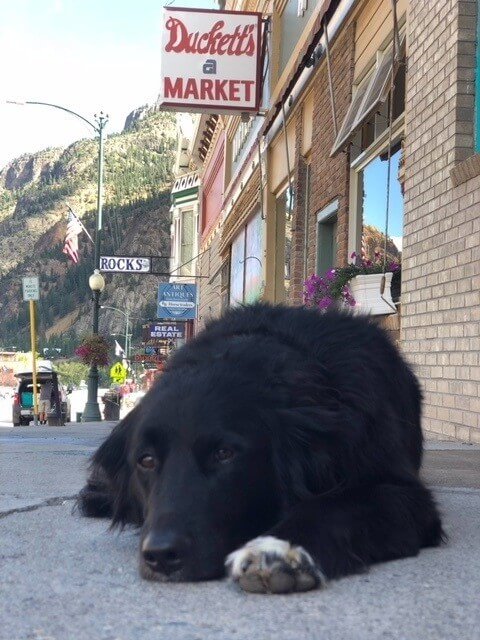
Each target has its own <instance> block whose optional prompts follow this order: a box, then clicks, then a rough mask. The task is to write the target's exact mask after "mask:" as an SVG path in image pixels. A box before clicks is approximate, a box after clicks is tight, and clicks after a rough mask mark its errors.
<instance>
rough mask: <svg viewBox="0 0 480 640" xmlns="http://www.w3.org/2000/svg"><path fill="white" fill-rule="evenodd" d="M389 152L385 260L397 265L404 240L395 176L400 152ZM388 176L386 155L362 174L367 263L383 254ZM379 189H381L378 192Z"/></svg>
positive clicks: (381, 156) (376, 160) (366, 168)
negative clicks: (388, 197)
mask: <svg viewBox="0 0 480 640" xmlns="http://www.w3.org/2000/svg"><path fill="white" fill-rule="evenodd" d="M397 146H398V145H397ZM392 151H394V153H393V155H392V158H391V167H390V206H389V220H388V236H389V237H388V241H387V259H388V260H395V261H396V262H400V260H401V255H402V237H403V198H402V192H401V188H400V183H399V181H398V172H399V162H400V153H401V152H400V149H399V148H397V150H396V151H395V150H392ZM387 176H388V159H387V154H386V153H385V154H382V155H380V156H377V157H376V158H375V159H374V160H372V161H371V162H370V163H369V164H368V165H367V166H366V167H365V168H364V169H362V172H361V179H362V183H363V202H362V252H363V254H364V256H365V258H367V259H369V260H373V258H374V256H375V253H376V252H378V253H381V254H383V251H384V246H385V213H386V185H387ZM379 185H381V186H382V187H383V188H380V189H379Z"/></svg>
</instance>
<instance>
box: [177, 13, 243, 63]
mask: <svg viewBox="0 0 480 640" xmlns="http://www.w3.org/2000/svg"><path fill="white" fill-rule="evenodd" d="M165 27H166V28H167V30H168V32H169V36H170V40H169V41H168V43H167V45H166V47H165V51H174V52H175V53H201V54H202V55H208V56H214V55H220V56H223V55H229V56H253V55H255V39H254V37H253V33H254V30H255V25H254V24H249V25H245V26H244V27H241V26H239V25H237V26H236V27H235V28H234V30H233V33H224V32H223V29H224V27H225V21H224V20H218V21H217V22H216V23H215V24H214V25H213V27H212V28H211V30H210V31H207V32H206V33H200V32H199V31H194V32H191V31H189V30H188V28H187V27H186V26H185V24H184V23H183V22H182V21H181V20H180V19H179V18H169V19H168V20H167V22H166V25H165Z"/></svg>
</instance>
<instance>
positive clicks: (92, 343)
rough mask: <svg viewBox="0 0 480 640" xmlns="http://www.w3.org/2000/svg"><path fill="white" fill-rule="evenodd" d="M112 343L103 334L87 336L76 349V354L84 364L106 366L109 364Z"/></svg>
mask: <svg viewBox="0 0 480 640" xmlns="http://www.w3.org/2000/svg"><path fill="white" fill-rule="evenodd" d="M109 349H110V345H109V344H108V342H107V340H106V339H105V338H104V337H103V336H99V335H94V334H92V335H90V336H86V337H85V338H84V339H83V341H82V344H81V345H80V346H79V347H77V348H76V349H75V355H76V356H78V357H79V358H80V360H81V361H82V362H83V364H86V365H88V366H90V367H91V366H97V367H104V366H105V365H107V364H108V352H109Z"/></svg>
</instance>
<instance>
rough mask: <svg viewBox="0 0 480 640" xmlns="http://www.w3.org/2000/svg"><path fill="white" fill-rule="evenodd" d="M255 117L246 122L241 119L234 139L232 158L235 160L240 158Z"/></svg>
mask: <svg viewBox="0 0 480 640" xmlns="http://www.w3.org/2000/svg"><path fill="white" fill-rule="evenodd" d="M252 124H253V118H249V119H248V120H247V121H246V122H244V121H243V120H242V121H240V124H239V125H238V127H237V130H236V131H235V133H234V136H233V139H232V158H233V162H236V161H237V160H238V156H239V155H240V152H241V151H242V149H243V145H244V144H245V141H246V139H247V136H248V134H249V133H250V129H251V128H252Z"/></svg>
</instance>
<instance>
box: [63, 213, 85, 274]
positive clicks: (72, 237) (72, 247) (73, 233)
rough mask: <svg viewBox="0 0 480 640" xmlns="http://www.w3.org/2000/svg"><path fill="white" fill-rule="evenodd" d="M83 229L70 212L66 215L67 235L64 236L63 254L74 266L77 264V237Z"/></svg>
mask: <svg viewBox="0 0 480 640" xmlns="http://www.w3.org/2000/svg"><path fill="white" fill-rule="evenodd" d="M83 229H84V227H83V224H82V223H81V222H80V220H79V219H78V218H77V216H76V215H75V214H74V213H73V212H72V211H70V213H69V214H68V223H67V235H66V236H65V244H64V246H63V253H65V254H67V256H68V257H69V258H70V260H71V261H72V262H73V263H74V264H77V263H78V236H79V235H80V234H81V233H82V231H83Z"/></svg>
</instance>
